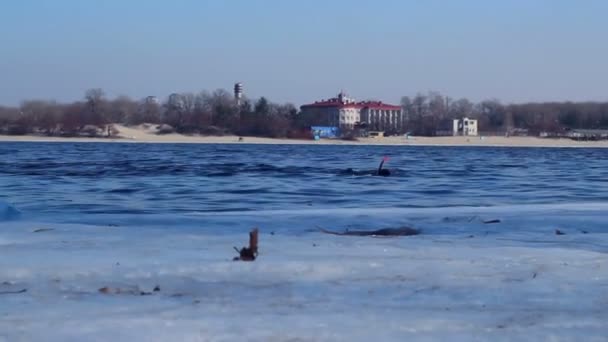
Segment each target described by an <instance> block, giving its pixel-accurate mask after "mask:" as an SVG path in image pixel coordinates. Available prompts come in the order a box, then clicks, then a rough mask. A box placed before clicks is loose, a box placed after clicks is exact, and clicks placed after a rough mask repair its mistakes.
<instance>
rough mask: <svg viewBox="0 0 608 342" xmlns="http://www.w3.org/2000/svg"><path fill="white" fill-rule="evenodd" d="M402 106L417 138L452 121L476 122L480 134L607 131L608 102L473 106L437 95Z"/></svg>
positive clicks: (405, 100) (406, 98)
mask: <svg viewBox="0 0 608 342" xmlns="http://www.w3.org/2000/svg"><path fill="white" fill-rule="evenodd" d="M401 106H402V107H403V111H404V113H405V115H406V118H407V120H406V121H407V127H406V129H407V130H408V131H409V132H412V133H413V134H416V135H426V136H433V135H437V134H440V133H441V132H442V131H445V130H446V129H447V128H448V126H449V127H451V120H453V119H461V118H463V117H468V118H471V119H477V120H478V126H479V130H480V132H482V133H490V134H493V133H494V134H506V133H513V132H523V133H525V134H528V135H534V136H538V135H539V134H540V133H541V132H546V133H556V134H559V133H564V132H565V131H568V130H570V129H599V128H608V102H542V103H521V104H503V103H501V102H500V101H498V100H494V99H492V100H484V101H481V102H478V103H473V102H471V101H469V100H468V99H465V98H463V99H457V100H454V99H451V98H450V97H448V96H443V95H442V94H440V93H438V92H429V93H426V94H421V93H419V94H417V95H415V96H413V97H409V96H404V97H402V99H401Z"/></svg>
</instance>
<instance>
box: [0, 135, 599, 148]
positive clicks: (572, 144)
mask: <svg viewBox="0 0 608 342" xmlns="http://www.w3.org/2000/svg"><path fill="white" fill-rule="evenodd" d="M447 138H452V137H417V138H416V140H418V141H416V140H414V141H411V140H409V141H408V140H405V139H404V138H397V139H399V140H397V139H395V137H388V138H383V139H374V138H362V139H359V141H346V140H330V139H327V140H319V141H315V140H299V139H285V138H283V139H276V138H260V137H244V141H238V137H237V136H195V137H190V136H183V138H181V139H146V140H141V139H128V138H79V137H78V138H77V137H74V138H65V137H42V136H32V135H21V136H12V135H11V136H8V135H0V143H118V144H120V143H123V144H203V145H226V144H241V145H323V146H327V145H330V146H331V145H333V146H336V145H343V146H434V147H467V146H468V147H505V148H508V147H528V148H530V147H532V148H534V147H537V148H541V147H542V148H608V141H586V142H581V141H574V140H568V139H556V140H548V139H542V138H534V137H517V138H499V139H495V140H494V141H492V140H491V139H487V140H485V141H475V142H473V141H468V142H467V141H466V140H464V139H447ZM456 138H463V137H456ZM457 140H462V141H457ZM488 140H489V141H488ZM504 140H507V141H504Z"/></svg>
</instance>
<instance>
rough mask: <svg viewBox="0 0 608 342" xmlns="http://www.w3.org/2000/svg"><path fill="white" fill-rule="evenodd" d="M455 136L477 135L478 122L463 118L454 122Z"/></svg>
mask: <svg viewBox="0 0 608 342" xmlns="http://www.w3.org/2000/svg"><path fill="white" fill-rule="evenodd" d="M453 134H454V135H455V136H456V135H472V136H476V135H477V120H473V119H469V118H466V117H465V118H462V119H460V120H459V119H455V120H453Z"/></svg>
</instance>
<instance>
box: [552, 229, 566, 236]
mask: <svg viewBox="0 0 608 342" xmlns="http://www.w3.org/2000/svg"><path fill="white" fill-rule="evenodd" d="M555 235H566V233H564V232H562V231H561V230H559V229H556V230H555Z"/></svg>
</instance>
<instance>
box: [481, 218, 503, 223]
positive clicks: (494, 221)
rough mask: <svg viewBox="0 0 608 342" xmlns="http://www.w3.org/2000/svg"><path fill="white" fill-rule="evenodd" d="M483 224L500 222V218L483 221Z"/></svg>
mask: <svg viewBox="0 0 608 342" xmlns="http://www.w3.org/2000/svg"><path fill="white" fill-rule="evenodd" d="M483 223H484V224H493V223H500V220H498V219H496V220H486V221H483Z"/></svg>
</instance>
